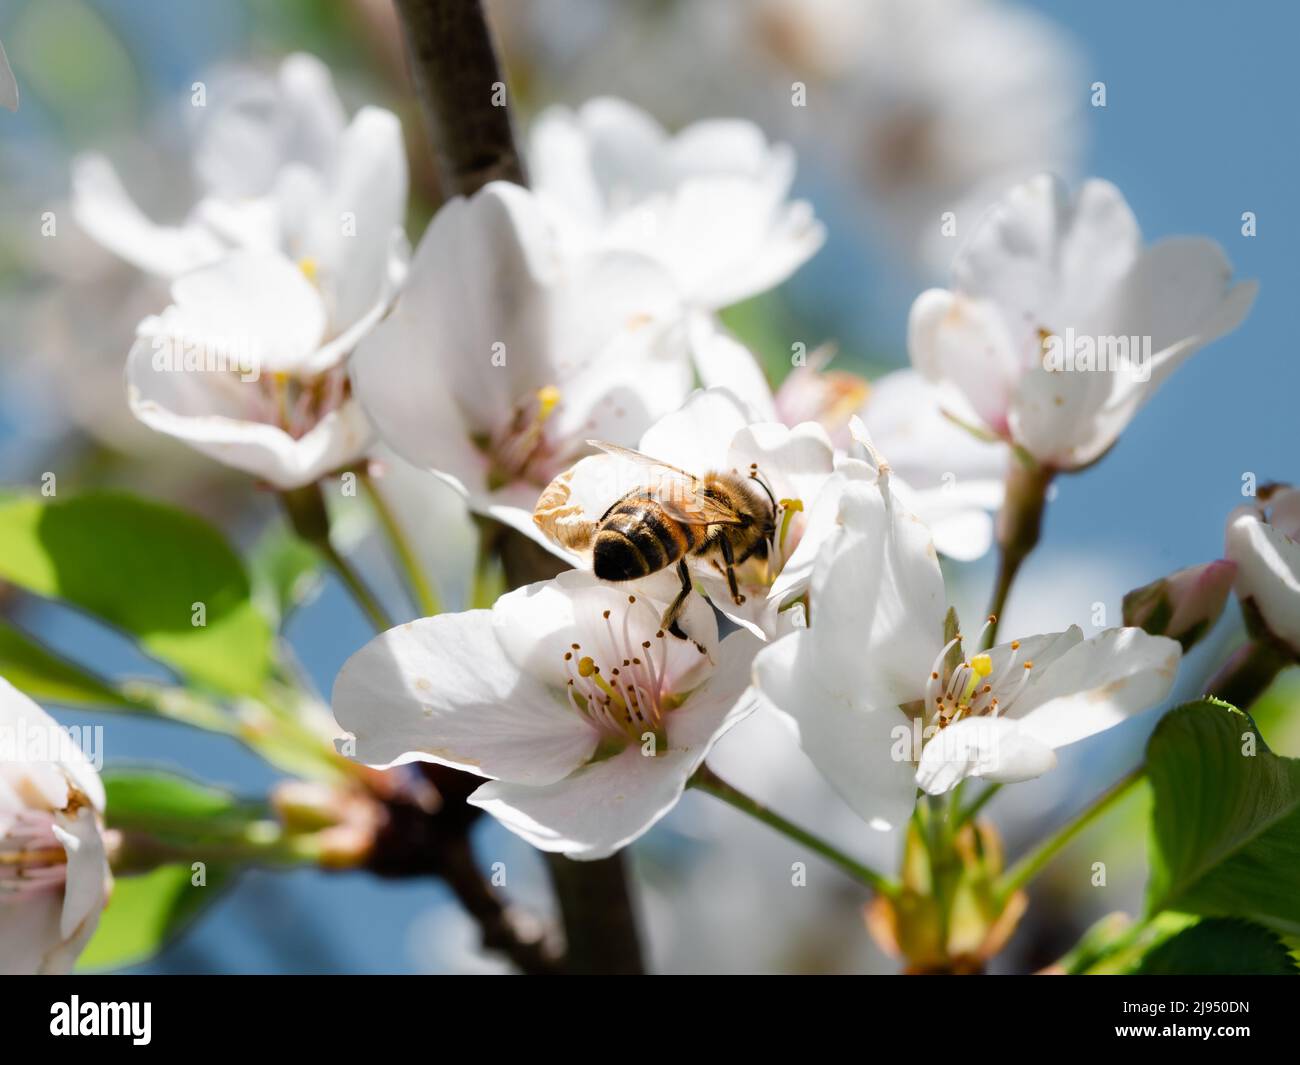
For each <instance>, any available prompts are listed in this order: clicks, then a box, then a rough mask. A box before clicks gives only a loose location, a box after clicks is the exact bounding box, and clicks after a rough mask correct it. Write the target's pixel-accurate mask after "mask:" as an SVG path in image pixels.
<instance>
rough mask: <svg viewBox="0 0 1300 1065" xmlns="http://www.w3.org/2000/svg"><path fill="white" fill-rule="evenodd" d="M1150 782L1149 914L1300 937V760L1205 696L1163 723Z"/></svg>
mask: <svg viewBox="0 0 1300 1065" xmlns="http://www.w3.org/2000/svg"><path fill="white" fill-rule="evenodd" d="M1252 752H1253V753H1252ZM1147 775H1148V777H1149V779H1150V781H1151V788H1152V794H1153V797H1154V805H1153V811H1152V819H1151V846H1150V858H1151V879H1150V882H1149V883H1148V885H1147V912H1148V913H1156V912H1159V911H1161V910H1177V911H1180V912H1183V913H1195V914H1200V915H1201V916H1206V917H1244V918H1248V919H1250V920H1252V921H1256V922H1258V923H1260V924H1263V925H1266V926H1267V927H1269V928H1271V929H1273V930H1274V931H1277V932H1281V933H1284V934H1292V935H1294V934H1296V933H1297V932H1300V760H1297V759H1293V758H1281V757H1279V756H1278V755H1275V754H1274V753H1273V752H1272V751H1270V750H1269V749H1268V747H1267V746H1266V745H1265V743H1264V740H1263V737H1261V736H1260V735H1259V731H1258V729H1257V728H1256V727H1255V723H1254V722H1253V721H1252V720H1251V719H1250V717H1249V715H1247V714H1244V713H1242V712H1241V711H1240V710H1237V709H1234V708H1233V707H1231V706H1229V705H1228V704H1227V703H1223V702H1220V701H1218V700H1216V699H1203V700H1201V701H1199V702H1195V703H1189V704H1188V705H1186V706H1182V707H1179V708H1178V709H1177V710H1174V711H1172V712H1170V713H1169V714H1168V715H1166V716H1165V718H1164V719H1163V720H1162V721H1161V722H1160V724H1159V725H1157V726H1156V729H1155V731H1154V732H1153V733H1152V734H1151V739H1150V741H1149V742H1148V744H1147Z"/></svg>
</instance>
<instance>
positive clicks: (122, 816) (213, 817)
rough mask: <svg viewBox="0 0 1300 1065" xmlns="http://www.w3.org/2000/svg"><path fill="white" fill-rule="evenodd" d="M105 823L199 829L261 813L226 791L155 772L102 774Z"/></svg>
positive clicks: (263, 811)
mask: <svg viewBox="0 0 1300 1065" xmlns="http://www.w3.org/2000/svg"><path fill="white" fill-rule="evenodd" d="M104 792H105V794H106V795H107V798H108V802H107V806H106V808H107V810H108V817H109V823H110V824H111V825H116V826H119V827H143V828H148V829H149V830H150V831H153V829H154V828H155V827H156V826H159V825H163V824H169V825H185V826H190V827H192V828H194V829H200V828H202V826H204V825H205V824H212V823H214V822H221V823H224V824H230V823H234V822H237V823H238V824H241V825H242V824H245V823H247V822H248V821H249V820H251V819H253V818H254V817H260V816H262V815H263V814H264V813H265V808H264V807H263V806H261V805H260V804H251V803H247V802H243V801H241V800H239V799H236V798H235V797H234V796H233V795H231V794H230V793H229V792H228V791H224V790H223V789H221V788H214V787H211V786H210V785H207V784H199V783H197V782H196V781H193V780H187V779H186V778H185V777H182V776H177V775H176V774H174V773H164V772H159V771H156V770H147V769H142V770H120V769H119V770H112V769H110V770H109V771H107V772H106V773H104Z"/></svg>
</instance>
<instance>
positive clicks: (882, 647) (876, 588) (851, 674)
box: [809, 482, 946, 706]
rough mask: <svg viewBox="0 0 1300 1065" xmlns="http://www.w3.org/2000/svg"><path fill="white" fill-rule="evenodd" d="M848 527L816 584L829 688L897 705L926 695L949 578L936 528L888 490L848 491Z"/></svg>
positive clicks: (844, 522)
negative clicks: (937, 548)
mask: <svg viewBox="0 0 1300 1065" xmlns="http://www.w3.org/2000/svg"><path fill="white" fill-rule="evenodd" d="M840 524H841V528H840V529H839V530H838V531H837V532H836V533H834V534H832V537H831V538H830V539H829V540H828V542H827V545H826V547H824V548H823V549H822V553H821V556H820V557H819V559H818V563H817V567H816V570H815V571H814V574H813V582H812V595H811V600H812V613H811V617H810V619H809V623H810V626H811V630H812V631H813V632H815V633H816V634H817V644H816V646H817V648H818V655H817V657H818V660H819V662H820V669H821V672H822V675H823V683H824V684H826V685H827V686H828V687H832V688H834V689H835V690H842V691H853V690H855V689H856V690H863V689H864V688H866V687H867V686H868V685H870V689H871V694H870V696H869V700H870V701H871V702H872V703H878V704H880V705H885V706H898V705H900V704H903V703H907V702H911V701H913V700H915V699H918V698H920V697H921V696H922V695H923V693H924V685H925V679H926V678H927V677H928V676H929V675H930V669H931V666H932V665H933V662H934V657H935V655H936V654H938V651H939V648H940V646H941V645H942V636H943V618H944V612H945V610H946V603H945V595H944V587H943V576H942V574H941V573H940V571H939V560H938V556H937V555H936V553H935V550H934V544H933V543H932V541H931V539H930V533H929V530H927V529H926V528H925V526H924V525H922V524H921V522H920V521H919V520H918V519H917V518H916V517H915V516H913V515H912V514H910V513H908V512H907V511H906V510H904V509H903V508H902V507H901V506H900V505H899V504H898V502H897V501H896V500H894V499H892V497H891V496H890V494H889V491H888V489H887V488H886V487H884V486H882V485H866V484H861V483H857V482H853V483H849V484H847V485H846V486H845V488H844V491H843V494H842V496H841V502H840Z"/></svg>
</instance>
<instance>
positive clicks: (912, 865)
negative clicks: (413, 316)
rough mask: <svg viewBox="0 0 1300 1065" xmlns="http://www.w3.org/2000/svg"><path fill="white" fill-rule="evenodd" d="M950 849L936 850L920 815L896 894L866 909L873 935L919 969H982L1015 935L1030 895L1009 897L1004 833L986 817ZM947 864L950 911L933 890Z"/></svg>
mask: <svg viewBox="0 0 1300 1065" xmlns="http://www.w3.org/2000/svg"><path fill="white" fill-rule="evenodd" d="M947 846H948V848H950V849H949V851H948V852H947V853H944V854H940V855H935V854H932V853H931V851H930V849H929V848H928V847H927V845H926V842H925V840H924V839H923V838H922V834H921V830H920V828H919V827H918V825H917V823H916V821H915V820H913V821H912V822H911V823H910V824H909V825H908V829H907V837H906V840H905V842H904V846H903V886H902V890H901V891H899V893H898V894H897V895H895V896H893V897H888V896H885V895H879V896H877V897H876V899H875V900H874V901H873V902H871V903H870V904H869V905H868V906H867V908H866V912H865V916H866V923H867V930H868V931H869V932H870V933H871V935H872V938H873V939H875V941H876V942H877V943H878V944H879V945H880V947H881V948H882V949H883V950H885V951H887V952H888V953H889V954H891V955H893V956H894V957H902V958H905V959H906V960H907V962H908V971H909V972H913V973H957V974H962V973H965V974H974V973H979V972H982V971H983V969H984V965H985V963H986V962H987V961H988V959H989V958H991V957H993V955H994V954H996V953H998V951H1000V950H1001V949H1002V948H1003V947H1004V946H1005V945H1006V943H1007V940H1008V939H1010V938H1011V934H1012V933H1013V932H1014V931H1015V929H1016V925H1017V924H1018V923H1019V921H1020V917H1021V915H1022V914H1023V913H1024V912H1025V906H1026V904H1027V899H1026V897H1025V894H1024V892H1023V891H1017V892H1015V893H1014V894H1012V895H1011V896H1010V897H1009V898H1007V899H1003V898H1002V897H1001V896H1000V894H999V892H998V890H997V879H998V877H999V876H1000V875H1001V873H1002V865H1003V862H1002V841H1001V839H1000V837H999V836H998V834H997V831H996V830H995V829H994V827H993V825H992V824H991V823H989V822H987V821H976V822H967V823H966V824H965V825H963V826H962V827H961V829H960V830H958V832H957V833H956V835H955V836H953V837H952V839H951V840H949V841H948V844H947ZM939 864H942V865H943V866H944V867H945V869H947V870H954V871H955V879H953V881H952V883H951V887H950V892H949V893H948V894H947V896H946V898H947V912H946V913H945V912H944V909H943V907H942V906H941V904H940V901H939V898H938V896H937V894H936V892H935V891H934V881H935V878H936V876H938V875H950V874H949V873H943V874H940V873H939V872H938V870H937V868H936V866H937V865H939Z"/></svg>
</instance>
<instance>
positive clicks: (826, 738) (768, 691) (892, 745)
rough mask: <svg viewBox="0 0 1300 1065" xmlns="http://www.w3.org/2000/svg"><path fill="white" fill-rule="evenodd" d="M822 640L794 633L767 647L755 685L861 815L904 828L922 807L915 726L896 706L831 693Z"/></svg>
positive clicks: (761, 655) (878, 825) (872, 821)
mask: <svg viewBox="0 0 1300 1065" xmlns="http://www.w3.org/2000/svg"><path fill="white" fill-rule="evenodd" d="M818 639H819V636H818V634H817V633H814V632H809V631H802V632H793V633H791V634H790V635H788V636H784V637H782V638H781V639H779V640H776V641H775V642H774V643H771V644H769V645H768V646H767V647H765V648H763V650H762V651H760V652H759V653H758V657H757V658H756V659H755V661H754V683H755V684H756V685H757V687H758V689H759V691H760V692H761V693H762V695H763V697H764V698H765V699H767V700H768V702H770V703H771V704H772V705H773V706H774V707H776V709H777V710H779V711H781V712H782V713H783V714H785V715H786V716H787V718H788V719H789V720H790V721H791V722H792V723H793V725H794V727H795V729H796V731H797V733H798V736H799V744H800V746H801V747H802V748H803V750H804V753H806V754H807V755H808V757H809V758H810V759H811V760H812V762H813V764H814V765H815V766H816V767H817V770H818V771H819V772H820V773H821V774H822V775H823V776H825V777H826V779H827V780H828V781H830V783H831V786H832V787H834V788H835V790H836V791H837V792H838V793H839V794H840V795H841V796H842V797H843V798H844V801H845V802H847V803H848V804H849V806H851V807H852V808H853V810H854V811H855V812H856V813H857V814H858V816H859V817H861V818H862V819H863V820H864V821H867V822H868V823H869V824H871V825H872V827H874V828H878V829H881V830H888V829H891V828H896V827H898V826H899V825H902V824H905V823H906V822H907V819H908V817H910V816H911V813H912V807H913V805H914V804H915V796H916V782H915V779H914V771H913V763H912V761H911V758H912V757H913V756H914V752H913V749H912V748H913V746H914V744H913V743H912V742H909V737H910V736H911V734H912V726H911V723H910V722H909V721H908V718H907V717H906V716H905V715H904V714H903V713H902V712H900V711H899V710H898V708H897V707H896V706H887V705H875V706H872V705H868V704H865V703H863V702H862V701H861V700H859V699H855V698H852V697H851V696H850V694H849V693H846V692H845V691H844V690H842V689H835V690H832V689H830V688H828V687H827V685H826V684H824V683H823V680H824V679H825V678H824V675H823V673H822V672H821V669H822V663H821V657H820V655H818V654H817V651H816V646H817V641H818ZM898 730H902V731H901V732H900V731H898ZM900 737H901V738H902V739H901V743H902V747H901V748H900V746H899V745H900ZM900 751H901V752H902V753H903V754H904V756H903V757H898V755H899V754H900Z"/></svg>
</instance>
